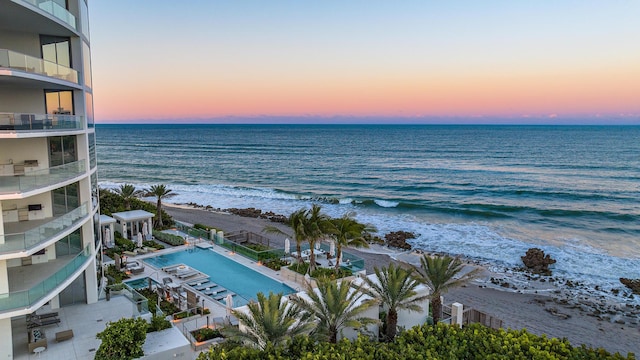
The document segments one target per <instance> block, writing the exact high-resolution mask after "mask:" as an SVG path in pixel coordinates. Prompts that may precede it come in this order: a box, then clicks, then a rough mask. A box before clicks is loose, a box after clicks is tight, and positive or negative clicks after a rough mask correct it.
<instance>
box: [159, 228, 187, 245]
mask: <svg viewBox="0 0 640 360" xmlns="http://www.w3.org/2000/svg"><path fill="white" fill-rule="evenodd" d="M153 236H154V237H155V238H156V239H158V240H160V241H162V242H163V243H165V244H169V245H172V246H179V245H184V238H183V237H181V236H178V235H173V234H167V233H163V232H160V231H158V232H155V233H153Z"/></svg>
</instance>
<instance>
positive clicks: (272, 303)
mask: <svg viewBox="0 0 640 360" xmlns="http://www.w3.org/2000/svg"><path fill="white" fill-rule="evenodd" d="M257 297H258V302H255V301H251V302H250V303H249V304H248V305H247V308H248V310H249V313H245V312H242V311H237V310H232V313H233V315H234V316H235V317H237V318H238V322H239V323H240V324H242V325H243V326H244V328H245V329H246V330H245V331H240V330H239V329H237V328H229V329H227V328H225V333H226V334H227V335H228V336H229V337H230V338H232V339H235V340H240V341H248V342H251V343H253V344H255V345H256V346H258V347H259V348H261V349H264V348H265V347H266V346H267V344H269V343H271V344H273V345H279V344H282V343H284V342H285V341H286V340H287V339H290V338H292V337H294V336H296V335H302V334H305V333H308V332H309V331H310V330H311V327H312V326H313V324H312V323H311V322H310V321H309V320H310V318H311V315H310V314H308V313H305V312H303V311H302V309H301V308H300V306H298V305H297V304H294V303H288V302H287V301H283V300H282V293H278V294H274V293H273V292H269V297H268V298H267V297H266V296H265V295H264V294H263V293H261V292H260V293H258V294H257Z"/></svg>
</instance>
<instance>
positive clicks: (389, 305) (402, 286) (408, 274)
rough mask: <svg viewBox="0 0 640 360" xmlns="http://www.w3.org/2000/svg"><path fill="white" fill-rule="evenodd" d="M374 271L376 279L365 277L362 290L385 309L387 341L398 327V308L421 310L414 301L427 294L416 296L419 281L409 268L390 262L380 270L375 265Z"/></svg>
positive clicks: (426, 296)
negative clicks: (364, 285)
mask: <svg viewBox="0 0 640 360" xmlns="http://www.w3.org/2000/svg"><path fill="white" fill-rule="evenodd" d="M374 271H375V273H376V278H377V280H375V279H373V280H372V279H370V278H368V277H365V278H364V281H365V283H366V284H367V288H364V291H365V293H367V294H368V295H370V296H372V297H374V298H375V299H377V300H378V301H379V302H380V304H381V305H382V306H383V307H384V308H386V309H387V318H386V323H387V332H386V334H385V337H386V340H387V341H392V340H393V339H394V338H395V337H396V332H397V327H398V310H409V311H416V312H422V308H421V307H420V306H418V305H417V304H416V303H417V302H420V301H423V300H425V299H427V298H428V297H429V295H424V296H417V295H418V293H417V292H416V291H415V289H416V287H417V286H418V285H420V282H419V281H418V280H416V279H415V278H414V277H413V274H412V271H410V270H407V269H404V268H402V267H400V266H394V265H393V263H391V264H389V267H387V268H382V270H380V269H378V268H377V267H376V268H374Z"/></svg>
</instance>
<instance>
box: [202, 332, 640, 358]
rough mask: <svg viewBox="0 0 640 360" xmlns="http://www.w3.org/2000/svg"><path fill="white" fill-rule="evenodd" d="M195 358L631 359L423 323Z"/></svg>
mask: <svg viewBox="0 0 640 360" xmlns="http://www.w3.org/2000/svg"><path fill="white" fill-rule="evenodd" d="M198 359H199V360H209V359H227V360H236V359H237V360H240V359H242V360H245V359H249V360H251V359H272V360H281V359H282V360H284V359H292V360H297V359H353V360H365V359H366V360H386V359H396V360H404V359H407V360H409V359H443V360H458V359H496V360H498V359H504V360H509V359H540V360H556V359H557V360H560V359H576V360H577V359H588V360H623V359H627V360H632V359H635V356H634V354H633V353H629V354H627V355H626V356H624V355H620V354H618V353H616V354H611V353H609V352H607V351H606V350H604V349H602V348H597V349H594V348H590V347H587V346H584V345H582V346H572V345H571V344H570V343H569V342H568V341H567V340H566V339H562V340H560V339H556V338H547V337H546V336H544V335H543V336H538V335H533V334H531V333H529V332H527V331H526V330H504V329H499V330H493V329H490V328H487V327H484V326H482V325H479V324H474V325H469V326H467V327H465V328H462V329H461V328H459V327H457V326H451V325H445V324H438V325H437V326H431V325H422V326H416V327H413V328H411V329H409V330H407V331H404V332H402V333H400V334H399V335H398V336H397V337H396V338H395V340H394V341H392V342H388V343H381V342H376V341H373V340H371V339H370V338H368V337H365V336H360V337H359V338H358V339H356V340H353V341H350V340H348V339H342V340H341V341H339V342H338V343H336V344H330V343H327V342H316V341H313V340H311V339H309V338H308V337H304V336H303V337H297V338H295V339H293V340H292V341H289V342H288V343H287V344H286V345H283V346H267V347H265V349H264V350H260V349H256V348H252V347H244V346H239V345H231V344H228V345H223V346H215V347H212V348H211V349H209V351H208V352H203V353H201V354H200V356H198Z"/></svg>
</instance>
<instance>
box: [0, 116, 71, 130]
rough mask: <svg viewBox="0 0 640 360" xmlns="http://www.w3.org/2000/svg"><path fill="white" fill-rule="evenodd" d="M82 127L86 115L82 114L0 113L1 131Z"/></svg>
mask: <svg viewBox="0 0 640 360" xmlns="http://www.w3.org/2000/svg"><path fill="white" fill-rule="evenodd" d="M82 129H84V116H80V115H63V114H20V113H0V131H2V130H9V131H20V130H38V131H40V130H46V131H60V130H70V131H72V130H82Z"/></svg>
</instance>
